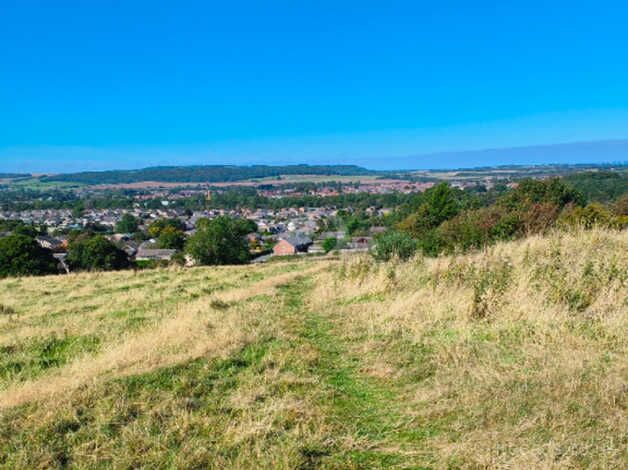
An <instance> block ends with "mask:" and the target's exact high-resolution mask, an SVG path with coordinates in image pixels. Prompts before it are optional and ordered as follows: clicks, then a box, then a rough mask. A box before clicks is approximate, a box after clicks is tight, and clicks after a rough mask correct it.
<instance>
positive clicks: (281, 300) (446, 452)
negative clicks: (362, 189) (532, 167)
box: [0, 230, 628, 469]
mask: <svg viewBox="0 0 628 470" xmlns="http://www.w3.org/2000/svg"><path fill="white" fill-rule="evenodd" d="M627 248H628V233H627V232H625V231H624V232H611V231H598V230H593V231H589V232H580V233H574V234H564V233H563V234H560V233H557V234H553V235H550V236H548V237H545V238H542V237H533V238H529V239H526V240H522V241H519V242H513V243H502V244H498V245H496V246H494V247H492V248H490V249H488V250H487V251H485V252H481V253H476V254H471V255H465V256H459V257H449V258H437V259H424V258H415V259H413V260H411V261H409V262H406V263H395V262H391V263H386V264H379V265H378V264H374V263H373V262H372V260H371V259H370V258H368V257H351V258H346V259H338V260H337V259H323V260H320V261H314V260H303V261H285V262H279V263H270V264H267V265H258V266H241V267H219V268H195V269H187V270H180V269H166V270H152V271H143V272H137V273H134V272H119V273H102V274H75V275H69V276H66V277H49V278H22V279H6V280H2V281H0V467H2V468H11V469H13V468H50V467H52V468H64V467H70V468H98V467H102V468H138V467H144V468H216V469H222V468H243V469H244V468H299V469H307V468H620V467H622V466H624V464H625V463H626V459H627V458H628V455H627V454H626V448H628V438H627V436H628V419H627V416H626V405H627V403H626V380H627V379H628V367H627V366H628V363H627V355H626V353H627V352H628V351H627V350H626V347H627V344H628V343H627V341H626V339H627V338H626V332H627V331H628V305H627V300H626V299H627V294H628V290H627V289H626V283H627V281H628V275H627V273H628V250H627Z"/></svg>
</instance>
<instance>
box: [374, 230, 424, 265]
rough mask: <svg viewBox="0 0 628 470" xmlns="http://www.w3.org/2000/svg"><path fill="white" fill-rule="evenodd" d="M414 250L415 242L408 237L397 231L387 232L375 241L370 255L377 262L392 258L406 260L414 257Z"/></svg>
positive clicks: (415, 247)
mask: <svg viewBox="0 0 628 470" xmlns="http://www.w3.org/2000/svg"><path fill="white" fill-rule="evenodd" d="M416 249H417V244H416V241H414V240H413V239H412V237H410V235H408V234H406V233H403V232H398V231H389V232H385V233H383V234H381V235H379V236H378V237H377V238H376V239H375V246H374V248H373V249H372V251H371V254H372V255H373V257H374V258H375V259H376V260H378V261H388V260H390V259H392V258H399V259H400V260H407V259H409V258H411V257H412V255H414V253H415V252H416Z"/></svg>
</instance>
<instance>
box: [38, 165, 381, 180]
mask: <svg viewBox="0 0 628 470" xmlns="http://www.w3.org/2000/svg"><path fill="white" fill-rule="evenodd" d="M372 174H376V172H375V171H372V170H367V169H366V168H362V167H359V166H356V165H284V166H270V165H251V166H237V165H203V166H199V165H196V166H160V167H151V168H143V169H140V170H111V171H86V172H79V173H65V174H58V175H50V176H46V177H43V178H42V181H44V182H66V183H81V184H120V183H138V182H146V181H155V182H164V183H215V182H235V181H244V180H248V179H251V178H268V177H277V176H282V175H335V176H355V175H372Z"/></svg>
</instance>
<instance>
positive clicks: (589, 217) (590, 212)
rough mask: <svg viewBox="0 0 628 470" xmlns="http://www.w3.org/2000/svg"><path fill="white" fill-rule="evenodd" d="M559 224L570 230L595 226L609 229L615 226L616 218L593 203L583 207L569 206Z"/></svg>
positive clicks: (599, 205)
mask: <svg viewBox="0 0 628 470" xmlns="http://www.w3.org/2000/svg"><path fill="white" fill-rule="evenodd" d="M559 224H560V225H561V226H562V227H571V228H575V227H581V228H585V229H591V228H593V227H596V226H599V227H609V228H611V227H614V226H616V225H617V218H615V217H614V216H613V214H611V213H610V212H609V211H608V210H607V209H606V208H604V206H602V205H601V204H598V203H596V202H593V203H591V204H587V205H586V206H585V207H574V206H571V207H569V208H567V209H565V211H563V213H562V214H561V216H560V219H559Z"/></svg>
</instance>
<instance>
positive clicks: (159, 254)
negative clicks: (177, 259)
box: [135, 248, 177, 261]
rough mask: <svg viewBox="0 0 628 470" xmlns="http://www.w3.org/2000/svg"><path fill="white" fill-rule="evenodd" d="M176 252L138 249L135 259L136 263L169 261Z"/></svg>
mask: <svg viewBox="0 0 628 470" xmlns="http://www.w3.org/2000/svg"><path fill="white" fill-rule="evenodd" d="M176 252H177V250H164V249H156V248H155V249H151V248H140V249H139V250H137V254H136V255H135V259H136V260H138V261H170V260H171V259H172V256H173V255H174V254H175V253H176Z"/></svg>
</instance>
